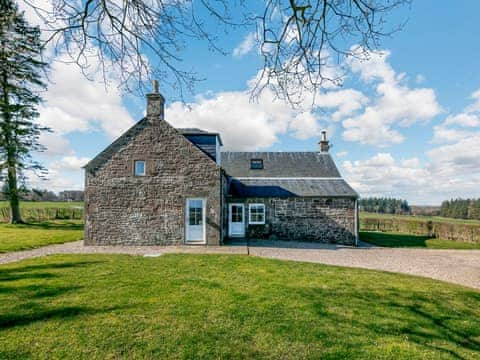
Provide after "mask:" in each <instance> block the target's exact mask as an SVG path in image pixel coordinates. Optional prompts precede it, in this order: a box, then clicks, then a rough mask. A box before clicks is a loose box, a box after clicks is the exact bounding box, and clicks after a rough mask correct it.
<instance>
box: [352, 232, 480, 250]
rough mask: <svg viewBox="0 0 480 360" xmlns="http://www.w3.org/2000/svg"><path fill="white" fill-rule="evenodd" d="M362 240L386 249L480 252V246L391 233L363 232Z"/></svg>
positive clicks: (361, 233) (361, 234)
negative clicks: (409, 248) (407, 248)
mask: <svg viewBox="0 0 480 360" xmlns="http://www.w3.org/2000/svg"><path fill="white" fill-rule="evenodd" d="M360 239H361V240H362V241H365V242H367V243H370V244H373V245H378V246H384V247H416V248H429V249H460V250H461V249H465V250H468V249H478V250H480V244H469V243H464V242H459V241H453V240H442V239H435V238H430V237H428V236H419V235H409V234H398V233H391V232H376V231H361V232H360Z"/></svg>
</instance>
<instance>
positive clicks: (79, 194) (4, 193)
mask: <svg viewBox="0 0 480 360" xmlns="http://www.w3.org/2000/svg"><path fill="white" fill-rule="evenodd" d="M18 195H19V197H20V200H22V201H83V191H81V190H66V191H60V192H59V193H58V194H57V193H55V192H53V191H51V190H47V189H35V188H34V189H28V188H26V187H24V186H20V187H19V189H18ZM7 199H8V187H7V185H6V184H4V185H3V186H2V188H1V192H0V200H7Z"/></svg>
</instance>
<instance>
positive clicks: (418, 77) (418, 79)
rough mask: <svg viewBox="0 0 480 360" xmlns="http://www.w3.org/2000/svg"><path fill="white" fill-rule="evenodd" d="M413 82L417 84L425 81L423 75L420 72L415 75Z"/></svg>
mask: <svg viewBox="0 0 480 360" xmlns="http://www.w3.org/2000/svg"><path fill="white" fill-rule="evenodd" d="M415 82H416V83H417V84H421V83H423V82H425V76H423V75H422V74H418V75H417V76H415Z"/></svg>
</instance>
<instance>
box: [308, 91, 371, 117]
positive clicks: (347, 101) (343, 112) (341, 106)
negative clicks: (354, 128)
mask: <svg viewBox="0 0 480 360" xmlns="http://www.w3.org/2000/svg"><path fill="white" fill-rule="evenodd" d="M367 103H368V98H367V97H366V96H365V95H364V94H362V93H361V92H360V91H358V90H354V89H343V90H338V91H328V92H324V93H320V94H317V95H316V97H315V102H314V105H315V106H318V107H320V108H322V109H331V108H334V109H335V108H336V109H337V110H336V111H334V112H333V113H332V115H331V118H332V119H333V120H335V121H338V120H340V119H342V118H344V117H345V116H349V115H351V114H353V113H354V112H355V111H356V110H359V109H361V108H362V107H363V106H364V105H365V104H367Z"/></svg>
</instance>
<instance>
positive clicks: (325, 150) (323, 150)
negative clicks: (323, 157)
mask: <svg viewBox="0 0 480 360" xmlns="http://www.w3.org/2000/svg"><path fill="white" fill-rule="evenodd" d="M318 143H319V144H320V152H321V153H328V150H329V149H330V145H329V143H328V140H327V132H326V131H325V130H323V131H322V140H320V141H319V142H318Z"/></svg>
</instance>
